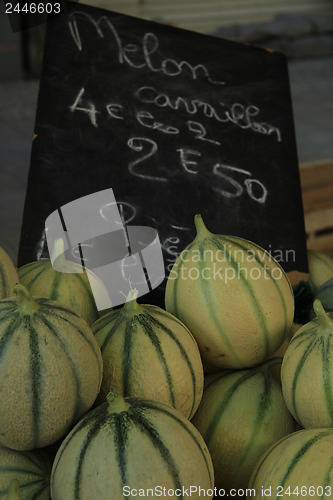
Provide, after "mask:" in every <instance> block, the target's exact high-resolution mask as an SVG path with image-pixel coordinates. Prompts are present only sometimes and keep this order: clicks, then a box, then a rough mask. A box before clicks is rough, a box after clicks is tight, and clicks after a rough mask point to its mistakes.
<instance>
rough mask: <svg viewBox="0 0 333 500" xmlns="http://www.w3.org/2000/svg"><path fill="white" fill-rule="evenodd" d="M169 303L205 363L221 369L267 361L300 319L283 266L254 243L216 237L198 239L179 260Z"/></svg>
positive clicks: (173, 272)
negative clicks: (187, 330)
mask: <svg viewBox="0 0 333 500" xmlns="http://www.w3.org/2000/svg"><path fill="white" fill-rule="evenodd" d="M252 255H253V256H254V257H253V258H252V257H251V256H252ZM251 259H252V260H251ZM214 273H215V274H214ZM229 276H235V277H234V278H232V279H228V277H229ZM191 277H192V278H193V277H196V279H191ZM274 277H275V278H276V277H279V278H278V279H274ZM165 304H166V309H167V311H169V312H171V313H172V314H174V315H175V316H177V317H178V318H179V319H180V320H181V321H182V322H183V323H185V325H186V326H187V327H188V328H189V330H190V331H191V333H192V334H193V335H194V337H195V339H196V341H197V342H198V345H199V348H200V351H201V355H202V358H203V360H204V361H205V362H207V363H208V364H209V365H212V366H216V367H219V368H247V367H249V366H254V365H256V364H258V363H260V362H262V361H264V360H265V359H267V358H268V356H269V355H271V354H272V353H274V351H276V350H277V349H278V348H279V347H280V345H281V344H282V343H283V341H284V339H285V338H286V336H287V335H288V333H289V331H290V328H291V325H292V322H293V316H294V297H293V292H292V288H291V285H290V282H289V280H288V278H287V276H286V274H285V273H284V271H283V270H282V268H281V266H280V265H279V264H278V262H277V261H276V260H274V259H273V258H272V256H271V255H270V254H269V253H268V252H266V251H265V250H263V249H262V248H261V247H259V246H258V245H256V244H254V243H252V242H250V241H247V240H244V239H243V238H238V237H231V236H220V235H213V234H212V233H209V235H208V236H207V237H205V238H204V237H200V238H196V239H195V240H194V241H193V242H192V243H191V244H190V245H189V246H188V247H187V248H186V249H185V250H184V251H183V252H182V253H181V254H180V256H179V257H178V259H177V260H176V262H175V264H174V266H173V269H172V270H171V273H170V275H169V277H168V281H167V285H166V296H165Z"/></svg>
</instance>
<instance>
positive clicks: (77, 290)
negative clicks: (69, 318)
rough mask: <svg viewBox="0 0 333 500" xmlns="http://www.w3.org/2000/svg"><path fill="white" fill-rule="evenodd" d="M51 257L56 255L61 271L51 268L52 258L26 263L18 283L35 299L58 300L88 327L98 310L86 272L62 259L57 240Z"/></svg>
mask: <svg viewBox="0 0 333 500" xmlns="http://www.w3.org/2000/svg"><path fill="white" fill-rule="evenodd" d="M54 254H55V255H58V258H57V269H61V271H59V270H57V271H56V270H55V269H54V268H53V266H52V261H51V259H42V260H37V261H34V262H29V263H28V264H25V265H24V266H22V267H20V268H19V269H18V277H19V280H20V283H22V285H24V286H25V287H26V288H27V289H28V290H29V291H30V293H31V294H32V295H33V296H35V297H45V298H48V299H52V300H57V301H58V302H60V303H61V304H63V305H65V306H66V307H71V308H72V309H73V311H75V312H76V313H77V314H78V315H79V316H81V317H82V318H84V319H85V320H86V321H87V323H88V325H91V324H92V323H93V322H94V321H95V320H96V319H97V318H98V311H97V308H96V303H95V299H94V296H93V292H92V289H91V286H90V283H89V279H88V275H87V273H86V272H82V269H83V268H82V267H81V266H80V265H78V264H75V263H73V262H71V261H66V260H65V258H64V253H63V241H62V240H61V239H60V238H59V240H56V244H55V248H54ZM73 270H76V271H77V272H73Z"/></svg>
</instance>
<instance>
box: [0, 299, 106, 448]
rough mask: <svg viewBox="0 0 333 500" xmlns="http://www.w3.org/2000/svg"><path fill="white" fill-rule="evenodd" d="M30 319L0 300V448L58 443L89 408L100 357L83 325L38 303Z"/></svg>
mask: <svg viewBox="0 0 333 500" xmlns="http://www.w3.org/2000/svg"><path fill="white" fill-rule="evenodd" d="M36 303H37V304H38V306H39V308H38V310H37V311H36V312H34V313H33V314H31V315H30V314H27V315H25V314H23V313H22V312H21V311H20V310H19V300H18V299H17V298H8V299H3V300H2V301H0V380H1V398H0V429H1V432H0V444H2V445H4V446H7V447H10V448H13V449H17V450H31V449H35V448H41V447H44V446H48V445H50V444H52V443H54V442H55V441H57V440H58V439H60V438H62V437H63V436H64V435H65V433H66V432H67V431H68V430H69V428H70V427H71V426H72V425H73V424H74V423H75V422H76V421H77V420H78V419H79V418H80V417H81V416H82V415H83V414H84V413H85V412H86V411H88V410H89V408H90V407H91V406H92V404H93V403H94V401H95V399H96V396H97V394H98V391H99V388H100V384H101V378H102V369H103V368H102V356H101V352H100V349H99V347H98V344H97V342H96V339H95V337H94V335H93V333H92V331H91V329H90V328H89V327H88V325H87V323H86V322H85V321H84V320H83V319H82V318H80V317H79V316H78V315H77V314H75V313H74V312H73V311H72V310H71V309H67V308H65V307H64V306H62V305H60V304H59V303H57V302H56V301H51V300H49V299H43V298H38V299H36Z"/></svg>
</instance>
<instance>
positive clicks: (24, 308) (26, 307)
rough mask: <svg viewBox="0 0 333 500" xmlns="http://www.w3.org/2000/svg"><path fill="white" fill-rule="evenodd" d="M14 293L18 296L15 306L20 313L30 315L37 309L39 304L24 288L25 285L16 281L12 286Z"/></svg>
mask: <svg viewBox="0 0 333 500" xmlns="http://www.w3.org/2000/svg"><path fill="white" fill-rule="evenodd" d="M14 293H15V294H16V295H17V297H18V301H19V303H18V306H17V308H18V310H19V311H20V313H21V314H23V315H32V314H34V313H35V312H36V311H37V309H38V308H39V305H38V304H37V302H36V301H35V299H34V298H33V297H32V295H31V294H30V292H29V291H28V290H27V289H26V288H25V286H23V285H22V284H21V283H18V284H17V285H15V286H14Z"/></svg>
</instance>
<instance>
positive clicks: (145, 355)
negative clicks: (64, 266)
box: [91, 304, 203, 418]
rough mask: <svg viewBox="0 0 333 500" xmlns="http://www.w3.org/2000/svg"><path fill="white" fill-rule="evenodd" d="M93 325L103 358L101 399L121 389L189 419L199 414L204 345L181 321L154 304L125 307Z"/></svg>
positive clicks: (122, 392) (121, 392) (127, 393)
mask: <svg viewBox="0 0 333 500" xmlns="http://www.w3.org/2000/svg"><path fill="white" fill-rule="evenodd" d="M133 309H134V310H133ZM91 328H92V331H93V333H94V334H95V337H96V340H97V342H98V345H99V346H100V348H101V352H102V356H103V381H102V386H101V399H100V400H105V399H106V396H107V394H108V393H109V392H117V393H119V394H122V395H123V396H126V397H127V396H129V397H142V398H147V399H153V400H156V401H160V402H162V403H165V404H168V405H170V406H172V407H174V408H176V409H178V410H180V411H181V412H182V413H183V414H184V416H185V417H187V418H191V417H192V416H193V415H194V413H195V411H196V409H197V407H198V405H199V402H200V400H201V397H202V392H203V367H202V362H201V357H200V352H199V349H198V345H197V343H196V341H195V340H194V338H193V336H192V334H191V333H190V332H189V330H188V329H187V328H186V326H185V325H184V324H183V323H181V321H179V319H177V318H176V317H174V316H173V315H172V314H170V313H168V312H166V311H164V310H163V309H161V308H159V307H156V306H153V305H149V304H144V305H141V304H140V305H139V304H136V305H135V306H133V307H132V306H130V308H128V306H127V305H125V307H123V308H121V309H118V310H115V311H112V312H111V313H108V314H106V315H104V316H102V317H101V318H100V319H99V320H98V321H96V322H95V323H94V324H93V325H92V327H91Z"/></svg>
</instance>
